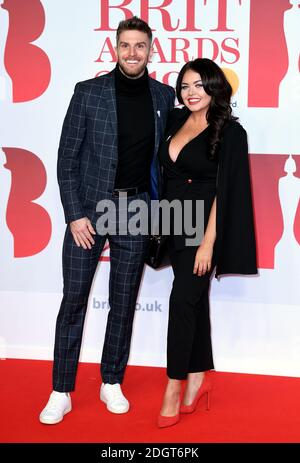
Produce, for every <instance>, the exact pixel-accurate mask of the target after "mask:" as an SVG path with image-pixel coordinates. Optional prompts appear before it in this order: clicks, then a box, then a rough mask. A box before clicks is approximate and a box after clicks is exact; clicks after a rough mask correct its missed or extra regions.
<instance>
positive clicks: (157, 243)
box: [145, 235, 170, 269]
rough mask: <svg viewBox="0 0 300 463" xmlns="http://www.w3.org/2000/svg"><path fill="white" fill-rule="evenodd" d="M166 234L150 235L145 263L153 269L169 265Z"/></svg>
mask: <svg viewBox="0 0 300 463" xmlns="http://www.w3.org/2000/svg"><path fill="white" fill-rule="evenodd" d="M167 240H168V236H162V235H151V237H150V242H149V246H148V250H147V253H146V257H145V263H146V264H147V265H149V267H152V268H153V269H159V268H162V267H166V266H168V265H170V258H169V253H168V244H167Z"/></svg>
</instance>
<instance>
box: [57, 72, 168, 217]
mask: <svg viewBox="0 0 300 463" xmlns="http://www.w3.org/2000/svg"><path fill="white" fill-rule="evenodd" d="M149 86H150V91H151V95H152V101H153V110H154V120H155V148H154V156H153V161H152V165H151V192H150V193H151V197H152V199H157V198H159V197H160V194H161V175H160V168H159V163H158V159H157V151H158V148H159V144H160V141H161V139H162V137H163V134H164V129H165V125H166V121H167V117H168V114H169V112H170V111H171V109H173V107H174V98H175V92H174V89H173V88H172V87H170V86H168V85H165V84H162V83H160V82H158V81H157V80H154V79H152V78H151V77H149ZM128 111H130V108H128ZM117 163H118V126H117V112H116V91H115V71H114V70H113V71H112V72H110V73H109V74H106V75H104V76H101V77H96V78H94V79H89V80H86V81H84V82H79V83H77V84H76V86H75V90H74V94H73V97H72V99H71V102H70V105H69V108H68V111H67V114H66V117H65V119H64V123H63V127H62V134H61V138H60V144H59V149H58V163H57V176H58V183H59V188H60V195H61V200H62V204H63V208H64V213H65V220H66V223H70V222H71V221H73V220H77V219H80V218H82V217H85V216H88V217H89V218H90V219H91V220H92V221H93V218H95V213H96V204H97V202H98V201H100V200H102V199H109V198H111V197H112V196H111V194H112V190H113V189H114V183H115V176H116V169H117Z"/></svg>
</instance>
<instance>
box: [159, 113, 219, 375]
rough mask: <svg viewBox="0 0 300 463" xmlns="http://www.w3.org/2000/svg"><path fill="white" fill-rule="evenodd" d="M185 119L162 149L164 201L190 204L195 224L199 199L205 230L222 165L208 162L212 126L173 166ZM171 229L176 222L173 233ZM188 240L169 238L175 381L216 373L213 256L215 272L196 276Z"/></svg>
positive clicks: (170, 367)
mask: <svg viewBox="0 0 300 463" xmlns="http://www.w3.org/2000/svg"><path fill="white" fill-rule="evenodd" d="M177 111H178V110H177ZM185 120H186V117H185V118H184V119H183V120H181V123H180V124H179V125H178V123H177V124H176V128H175V131H174V130H173V131H172V126H171V128H170V129H171V130H169V134H170V133H171V135H168V134H167V136H166V137H165V140H163V142H162V144H161V147H160V152H159V159H160V162H161V164H162V166H163V171H164V179H165V187H164V195H163V197H164V198H165V199H167V200H168V201H172V200H174V199H177V200H179V201H180V202H181V204H182V207H183V209H184V200H191V203H192V205H193V216H192V221H193V225H195V213H196V201H195V200H197V199H198V200H203V201H204V231H205V228H206V226H207V222H208V218H209V214H210V210H211V206H212V204H213V201H214V198H215V196H216V178H217V169H218V165H217V162H216V161H212V160H209V157H208V144H207V135H208V131H209V127H208V128H206V129H205V130H204V131H203V132H201V133H200V134H199V135H198V136H196V137H195V138H193V139H192V140H191V141H190V142H189V143H187V144H186V145H185V146H184V147H183V148H182V150H181V151H180V153H179V155H178V157H177V159H176V161H175V162H173V161H172V159H171V158H170V156H169V144H170V142H171V139H172V137H173V136H174V135H175V133H176V132H177V131H178V129H179V128H180V127H181V126H182V125H183V124H184V122H185ZM173 128H174V127H173ZM173 220H174V218H173ZM171 222H172V218H171ZM172 225H173V224H172V223H171V230H172ZM186 238H187V235H186V234H185V233H184V232H183V233H182V234H181V236H178V235H174V234H172V232H171V237H170V239H169V250H170V258H171V264H172V268H173V272H174V281H173V287H172V292H171V295H170V307H169V323H168V341H167V374H168V376H169V378H173V379H185V378H186V377H187V374H188V373H192V372H200V371H206V370H209V369H213V368H214V364H213V355H212V343H211V326H210V315H209V300H208V297H209V286H210V276H211V272H212V270H213V267H214V257H213V265H212V269H211V271H210V272H208V273H205V275H203V276H198V275H194V274H193V267H194V261H195V255H196V252H197V249H198V245H197V246H187V245H186ZM199 244H200V243H199Z"/></svg>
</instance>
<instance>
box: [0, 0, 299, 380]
mask: <svg viewBox="0 0 300 463" xmlns="http://www.w3.org/2000/svg"><path fill="white" fill-rule="evenodd" d="M299 4H300V0H102V1H100V0H86V1H85V2H82V1H79V0H42V1H39V0H4V1H3V0H0V298H1V305H0V317H1V320H0V357H1V358H32V359H51V358H52V352H53V342H54V329H55V320H56V316H57V313H58V309H59V305H60V300H61V296H62V269H61V250H62V249H61V248H62V241H63V234H64V230H65V224H64V217H63V211H62V207H61V203H60V197H59V190H58V186H57V180H56V160H57V148H58V142H59V137H60V132H61V126H62V122H63V119H64V116H65V113H66V110H67V107H68V103H69V100H70V98H71V96H72V94H73V89H74V86H75V84H76V82H78V81H81V80H85V79H88V78H91V77H95V76H100V75H102V74H104V73H107V72H109V71H110V70H111V69H113V68H114V66H115V54H114V46H115V33H116V28H117V25H118V23H119V21H120V20H122V19H124V18H127V17H130V16H132V15H133V14H134V15H137V16H140V17H142V18H143V19H144V20H146V21H147V22H149V24H150V26H151V27H152V29H153V34H154V44H153V45H154V50H155V53H154V56H153V59H152V62H151V63H150V64H149V66H148V68H149V73H150V74H151V76H153V77H155V78H156V79H158V80H160V81H162V82H165V83H168V84H170V85H172V86H175V82H176V77H177V74H178V71H179V70H180V68H181V67H182V65H183V64H184V63H185V62H186V61H188V60H190V59H194V58H196V57H207V58H211V59H213V60H214V61H215V62H216V63H217V64H219V65H220V66H221V67H222V68H223V69H224V71H225V73H226V75H227V77H228V79H229V80H230V82H231V84H232V87H233V89H234V95H233V98H232V107H233V110H234V114H235V115H236V116H238V117H239V118H240V121H241V123H242V124H243V126H244V127H245V128H246V130H247V132H248V141H249V151H250V163H251V173H252V185H253V197H254V206H255V223H256V233H257V245H258V261H259V276H254V277H241V276H227V277H224V278H222V279H221V280H220V282H218V281H216V280H215V279H214V280H213V281H212V286H211V318H212V335H213V349H214V357H215V366H216V370H218V371H230V372H246V373H261V374H274V375H286V376H298V375H300V207H299V198H300V135H299V133H300V132H299V121H300V73H299V53H300V6H299ZM99 259H100V263H99V266H98V271H97V274H96V277H95V280H94V284H93V288H92V292H91V295H90V300H89V309H88V314H87V318H86V324H85V331H84V340H83V346H82V353H81V360H82V361H96V362H97V361H99V360H100V358H101V350H102V342H103V337H104V332H105V326H106V318H107V314H108V310H109V306H108V279H109V269H110V262H109V249H108V248H107V249H105V251H104V253H103V255H102V256H101V258H100V256H99ZM172 278H173V276H172V270H171V269H170V268H166V269H163V270H160V271H154V270H152V269H150V268H148V267H147V268H145V272H144V276H143V281H142V285H141V288H140V292H139V297H138V303H137V306H136V316H135V322H134V333H133V339H132V348H131V356H130V363H131V364H135V365H155V366H165V361H166V357H165V350H166V330H167V320H168V297H169V293H170V289H171V284H172Z"/></svg>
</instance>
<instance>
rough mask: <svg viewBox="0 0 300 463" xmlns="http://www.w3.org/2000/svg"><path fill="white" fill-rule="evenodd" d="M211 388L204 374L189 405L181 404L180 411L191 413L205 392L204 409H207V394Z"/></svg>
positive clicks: (208, 402)
mask: <svg viewBox="0 0 300 463" xmlns="http://www.w3.org/2000/svg"><path fill="white" fill-rule="evenodd" d="M211 390H212V385H211V382H210V380H209V379H208V377H207V376H206V375H205V376H204V379H203V381H202V384H201V386H200V387H199V389H198V392H197V394H196V396H195V398H194V400H193V402H192V403H191V404H190V405H185V404H181V407H180V413H193V412H194V411H195V409H196V407H197V404H198V402H199V399H200V398H201V397H202V396H203V395H204V394H206V410H209V407H210V401H209V394H210V392H211Z"/></svg>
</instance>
